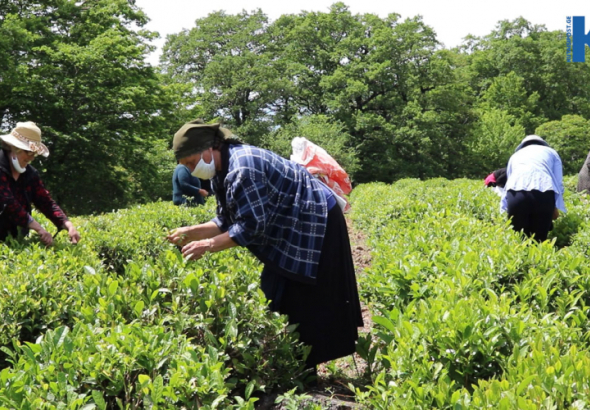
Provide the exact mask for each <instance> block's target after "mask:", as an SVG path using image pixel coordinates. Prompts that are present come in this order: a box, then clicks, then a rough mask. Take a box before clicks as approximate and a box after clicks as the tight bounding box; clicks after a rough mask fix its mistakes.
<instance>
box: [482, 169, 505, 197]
mask: <svg viewBox="0 0 590 410" xmlns="http://www.w3.org/2000/svg"><path fill="white" fill-rule="evenodd" d="M506 180H507V177H506V168H500V169H497V170H495V171H494V172H492V173H491V174H490V175H488V176H487V177H486V179H485V180H484V184H485V186H486V187H488V188H494V192H495V193H497V194H498V195H499V196H503V195H504V191H505V189H504V187H505V186H506Z"/></svg>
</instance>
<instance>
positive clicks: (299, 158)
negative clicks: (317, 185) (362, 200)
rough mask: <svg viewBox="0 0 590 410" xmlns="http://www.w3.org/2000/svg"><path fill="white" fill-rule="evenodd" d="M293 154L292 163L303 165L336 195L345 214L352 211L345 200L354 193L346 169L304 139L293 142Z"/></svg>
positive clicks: (298, 138)
mask: <svg viewBox="0 0 590 410" xmlns="http://www.w3.org/2000/svg"><path fill="white" fill-rule="evenodd" d="M291 146H292V147H293V154H292V155H291V161H293V162H296V163H298V164H301V165H303V166H304V167H305V168H306V169H307V170H308V171H309V173H310V174H311V175H313V176H314V177H316V178H318V179H319V180H320V181H322V182H323V183H324V184H326V185H327V186H328V188H330V189H331V190H332V191H333V192H334V194H336V201H337V202H338V205H340V207H341V208H342V210H343V211H344V212H347V211H349V210H350V204H349V203H348V201H347V200H346V198H344V195H347V194H349V193H350V191H352V185H351V183H350V178H349V177H348V174H347V173H346V171H344V169H343V168H342V167H341V166H340V164H338V162H336V160H335V159H334V158H332V157H331V156H330V154H328V153H327V152H326V150H325V149H323V148H322V147H320V146H318V145H316V144H314V143H313V142H311V141H309V140H307V139H306V138H304V137H295V138H293V141H291Z"/></svg>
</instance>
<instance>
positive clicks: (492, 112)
mask: <svg viewBox="0 0 590 410" xmlns="http://www.w3.org/2000/svg"><path fill="white" fill-rule="evenodd" d="M472 136H473V140H472V143H471V145H470V149H471V154H472V156H473V165H474V169H473V173H474V174H479V175H482V174H485V173H489V172H491V171H493V170H495V169H498V168H502V167H505V166H506V164H508V160H509V159H510V156H511V155H512V154H513V153H514V149H515V148H516V147H517V146H518V144H519V143H520V141H522V139H523V138H524V136H525V130H524V127H523V126H522V125H521V124H520V121H519V120H518V119H517V118H516V117H515V116H514V115H510V114H509V113H508V112H506V111H502V110H498V109H489V110H487V111H480V113H479V119H478V121H477V122H476V123H475V126H474V127H473V130H472Z"/></svg>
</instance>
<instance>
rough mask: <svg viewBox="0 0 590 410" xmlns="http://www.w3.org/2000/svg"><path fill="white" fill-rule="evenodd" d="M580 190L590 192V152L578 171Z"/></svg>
mask: <svg viewBox="0 0 590 410" xmlns="http://www.w3.org/2000/svg"><path fill="white" fill-rule="evenodd" d="M577 191H578V192H584V193H586V194H588V193H590V152H589V153H588V156H587V157H586V161H584V165H582V169H580V172H579V173H578V189H577Z"/></svg>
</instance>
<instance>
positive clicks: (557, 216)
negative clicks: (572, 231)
mask: <svg viewBox="0 0 590 410" xmlns="http://www.w3.org/2000/svg"><path fill="white" fill-rule="evenodd" d="M557 218H559V210H558V209H557V208H554V209H553V220H554V221H555V220H556V219H557Z"/></svg>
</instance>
